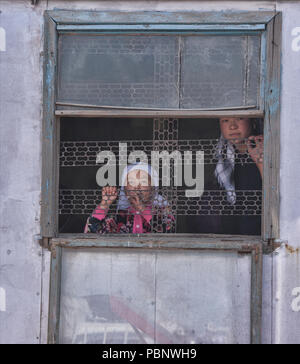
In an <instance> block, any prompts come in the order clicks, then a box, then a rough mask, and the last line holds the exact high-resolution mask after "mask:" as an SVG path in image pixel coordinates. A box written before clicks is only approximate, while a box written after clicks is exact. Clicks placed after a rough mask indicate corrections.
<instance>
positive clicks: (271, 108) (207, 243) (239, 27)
mask: <svg viewBox="0 0 300 364" xmlns="http://www.w3.org/2000/svg"><path fill="white" fill-rule="evenodd" d="M281 23H282V15H281V13H280V12H259V11H258V12H222V13H221V12H199V13H197V12H181V13H175V12H130V13H128V12H97V11H69V10H54V11H45V15H44V88H43V94H44V96H43V98H44V109H43V134H42V146H43V156H42V205H41V235H42V238H43V240H42V241H43V246H47V247H49V248H50V250H51V251H52V263H51V287H50V311H49V342H52V343H54V342H58V330H59V297H60V278H61V277H60V271H61V254H62V250H63V249H64V248H68V247H70V248H72V247H81V248H87V247H101V248H103V249H105V248H112V247H113V248H118V249H120V250H122V249H127V248H128V247H131V248H133V247H135V248H136V247H138V248H141V249H149V248H151V249H154V250H157V249H200V250H203V249H204V250H224V251H226V250H233V251H238V252H244V253H249V254H252V292H251V342H252V343H259V342H260V341H261V306H262V253H263V252H269V251H272V250H273V249H274V248H275V247H276V241H277V239H279V236H280V235H279V233H280V232H279V218H280V216H279V213H280V196H279V163H280V77H281V68H280V56H281V31H282V26H281ZM64 31H68V32H73V31H74V32H76V31H77V32H78V31H80V32H88V33H95V32H106V33H114V34H116V33H122V34H124V33H126V34H128V33H131V34H132V33H135V34H136V33H145V34H155V33H162V32H163V33H172V34H174V33H185V34H187V33H191V34H195V33H198V32H200V31H201V32H205V33H208V34H231V33H232V34H239V35H245V34H253V33H254V32H261V35H262V38H261V39H262V49H261V61H262V70H261V79H260V102H259V107H258V109H255V110H247V109H234V108H232V109H228V108H224V109H221V110H220V109H215V110H178V111H164V110H157V111H153V110H113V109H107V110H103V109H102V110H101V109H94V110H91V109H89V110H84V109H82V108H78V110H57V108H56V106H57V105H56V82H57V75H56V73H57V52H58V50H57V41H58V34H59V32H64ZM62 116H64V117H68V116H69V117H72V116H85V117H106V118H107V117H152V118H153V117H163V116H168V117H174V116H176V117H177V118H183V117H189V118H191V117H194V118H204V117H206V118H209V117H221V116H227V117H229V116H232V117H234V116H252V117H263V118H264V121H265V130H264V135H265V145H264V153H265V158H264V176H263V214H262V235H261V236H258V237H247V236H236V235H235V236H228V235H211V234H210V235H207V234H206V235H200V234H149V235H148V234H147V235H148V236H147V237H145V236H143V235H141V236H130V237H128V236H127V235H126V236H124V237H123V238H122V237H120V235H118V236H100V237H99V235H95V236H90V235H89V236H88V237H87V236H86V235H85V234H59V233H58V186H59V184H58V180H59V158H58V156H59V141H60V136H59V123H60V117H62ZM124 238H125V239H124Z"/></svg>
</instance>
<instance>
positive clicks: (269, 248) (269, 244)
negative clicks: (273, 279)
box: [263, 238, 285, 254]
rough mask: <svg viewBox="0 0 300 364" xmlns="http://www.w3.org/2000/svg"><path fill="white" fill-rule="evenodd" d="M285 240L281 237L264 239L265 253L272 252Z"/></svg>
mask: <svg viewBox="0 0 300 364" xmlns="http://www.w3.org/2000/svg"><path fill="white" fill-rule="evenodd" d="M284 243H285V242H284V241H283V240H280V239H274V238H272V239H267V240H265V241H264V244H263V253H264V254H271V253H273V252H274V251H275V250H276V249H278V248H280V247H281V245H282V244H284Z"/></svg>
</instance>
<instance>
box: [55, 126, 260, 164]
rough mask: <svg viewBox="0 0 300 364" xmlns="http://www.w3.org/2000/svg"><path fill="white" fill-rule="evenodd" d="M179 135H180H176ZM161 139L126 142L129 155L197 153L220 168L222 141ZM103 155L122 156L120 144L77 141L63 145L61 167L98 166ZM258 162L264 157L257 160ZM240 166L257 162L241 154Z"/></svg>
mask: <svg viewBox="0 0 300 364" xmlns="http://www.w3.org/2000/svg"><path fill="white" fill-rule="evenodd" d="M174 133H175V134H176V132H174ZM154 134H155V136H158V135H159V138H157V139H155V140H129V141H122V143H126V145H127V151H128V153H131V152H133V151H139V150H142V151H144V152H145V153H146V154H147V156H148V158H150V157H151V151H153V150H158V151H162V150H166V151H168V152H172V151H174V150H178V151H179V152H180V153H182V154H183V153H184V152H185V151H191V152H193V153H194V152H196V151H199V150H203V151H204V153H205V154H204V163H205V164H216V163H217V162H218V158H217V157H216V150H217V145H218V142H219V140H218V139H198V140H176V139H163V137H164V136H167V137H168V132H160V133H159V132H156V131H155V132H154ZM101 151H111V152H113V153H114V154H115V155H116V156H119V155H120V154H121V155H122V153H120V151H119V142H101V141H78V142H77V141H76V142H70V141H68V142H61V143H60V166H61V167H76V166H77V167H80V166H97V165H98V164H97V163H96V159H97V154H98V153H99V152H101ZM222 153H223V158H225V157H226V155H225V151H222ZM257 157H258V158H259V157H260V156H257ZM235 163H236V164H253V163H254V161H253V159H252V158H251V157H250V156H245V155H242V154H237V155H236V158H235Z"/></svg>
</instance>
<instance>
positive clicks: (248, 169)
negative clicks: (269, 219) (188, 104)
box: [183, 117, 264, 235]
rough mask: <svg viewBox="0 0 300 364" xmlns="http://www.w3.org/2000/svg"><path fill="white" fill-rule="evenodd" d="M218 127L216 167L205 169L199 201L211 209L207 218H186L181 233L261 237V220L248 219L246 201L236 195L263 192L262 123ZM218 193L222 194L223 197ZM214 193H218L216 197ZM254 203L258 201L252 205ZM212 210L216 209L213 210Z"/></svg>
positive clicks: (236, 121)
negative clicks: (203, 187) (219, 133)
mask: <svg viewBox="0 0 300 364" xmlns="http://www.w3.org/2000/svg"><path fill="white" fill-rule="evenodd" d="M219 125H220V131H221V137H220V139H219V142H218V144H217V148H216V152H215V157H216V158H215V159H216V161H217V165H216V166H215V167H213V165H210V164H207V165H206V166H205V168H206V169H205V193H204V195H203V197H202V202H203V204H204V206H207V204H212V205H209V206H207V207H208V208H209V213H208V214H207V215H199V216H188V217H186V218H185V220H184V224H185V225H184V227H183V230H184V232H193V233H199V234H209V233H212V234H230V235H231V234H233V235H260V234H261V216H259V215H257V214H253V215H250V213H249V211H247V201H245V200H243V197H241V195H242V194H241V193H238V192H237V191H261V190H262V175H263V142H264V139H263V135H262V130H263V128H262V126H263V122H262V121H261V120H257V119H250V118H236V117H235V118H225V117H224V118H221V119H220V120H219ZM219 190H223V191H224V193H222V194H221V195H222V196H220V194H219V192H218V191H219ZM215 191H217V192H218V193H217V194H216V195H214V193H215ZM224 194H225V199H224V198H223V197H224ZM251 198H253V197H251ZM254 199H255V197H254ZM208 201H210V202H208ZM253 203H255V204H257V203H258V201H255V202H253V201H251V204H253ZM205 204H206V205H205ZM214 207H217V208H218V209H216V210H213V208H214ZM215 212H216V213H215ZM236 212H238V213H240V215H237V213H236Z"/></svg>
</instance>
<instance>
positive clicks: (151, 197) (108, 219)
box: [84, 163, 175, 234]
mask: <svg viewBox="0 0 300 364" xmlns="http://www.w3.org/2000/svg"><path fill="white" fill-rule="evenodd" d="M151 185H154V186H155V187H151ZM117 197H118V192H117V188H116V187H103V189H102V201H101V203H100V205H99V206H97V207H96V209H95V210H94V212H93V213H92V215H91V216H90V217H89V218H88V220H87V223H86V227H85V231H84V232H85V233H98V234H106V233H133V234H143V233H151V232H173V231H172V229H173V225H174V221H175V219H174V217H173V216H172V215H170V213H169V211H168V210H169V209H168V204H167V201H166V200H165V199H164V198H163V197H162V196H161V195H159V194H158V176H157V174H156V173H155V171H153V170H152V169H151V166H150V165H147V164H143V163H139V164H136V165H130V166H128V167H127V169H125V170H124V172H123V176H122V187H121V191H120V195H119V200H118V205H117V213H116V214H115V215H114V216H112V215H107V212H108V210H109V209H110V207H111V205H112V203H113V202H114V201H115V200H116V199H117Z"/></svg>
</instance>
